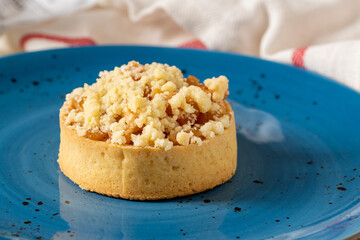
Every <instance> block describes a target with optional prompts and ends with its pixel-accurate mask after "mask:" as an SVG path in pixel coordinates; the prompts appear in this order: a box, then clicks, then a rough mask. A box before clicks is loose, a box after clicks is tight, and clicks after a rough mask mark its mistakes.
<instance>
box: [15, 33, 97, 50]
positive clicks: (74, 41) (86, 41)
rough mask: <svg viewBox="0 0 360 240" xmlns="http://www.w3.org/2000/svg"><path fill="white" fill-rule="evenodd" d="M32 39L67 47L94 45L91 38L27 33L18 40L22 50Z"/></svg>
mask: <svg viewBox="0 0 360 240" xmlns="http://www.w3.org/2000/svg"><path fill="white" fill-rule="evenodd" d="M32 39H45V40H50V41H55V42H61V43H65V44H67V45H69V46H86V45H96V42H95V41H94V40H92V39H91V38H69V37H61V36H56V35H50V34H44V33H29V34H26V35H24V36H23V37H22V38H21V39H20V46H21V48H22V49H24V47H25V44H26V43H27V42H28V41H29V40H32Z"/></svg>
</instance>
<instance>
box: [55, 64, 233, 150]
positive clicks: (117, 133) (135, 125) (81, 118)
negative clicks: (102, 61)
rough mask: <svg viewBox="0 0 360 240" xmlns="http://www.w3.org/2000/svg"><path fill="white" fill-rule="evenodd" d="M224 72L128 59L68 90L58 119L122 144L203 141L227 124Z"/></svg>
mask: <svg viewBox="0 0 360 240" xmlns="http://www.w3.org/2000/svg"><path fill="white" fill-rule="evenodd" d="M228 93H229V91H228V79H227V78H226V77H225V76H220V77H217V78H215V77H213V78H209V79H206V80H205V81H204V84H201V83H200V82H199V80H198V79H197V78H196V77H194V76H189V77H187V78H184V76H183V74H182V73H181V71H180V69H178V68H177V67H175V66H169V65H167V64H160V63H152V64H145V65H142V64H140V63H138V62H135V61H131V62H129V63H128V64H127V65H123V66H121V67H115V69H114V70H113V71H103V72H100V73H99V78H98V79H97V82H96V83H94V84H92V85H90V86H89V85H88V84H85V85H84V87H83V88H76V89H74V90H73V91H72V93H70V94H67V95H66V101H65V103H64V105H63V106H62V108H61V109H60V116H61V120H62V121H64V123H65V125H67V126H68V127H69V128H71V129H74V130H76V132H77V134H78V135H79V136H84V137H87V138H90V139H93V140H97V141H108V142H111V143H114V144H120V145H133V146H138V147H145V146H150V147H157V148H161V149H164V150H169V149H171V148H172V147H173V146H176V145H182V146H187V145H189V144H198V145H201V144H202V143H203V141H204V140H206V139H211V138H214V137H215V136H216V135H219V134H222V133H223V132H224V130H225V129H226V128H228V127H229V126H230V118H231V116H232V115H231V114H232V113H231V112H230V106H229V104H228V103H227V102H226V101H225V100H224V98H226V97H227V95H228Z"/></svg>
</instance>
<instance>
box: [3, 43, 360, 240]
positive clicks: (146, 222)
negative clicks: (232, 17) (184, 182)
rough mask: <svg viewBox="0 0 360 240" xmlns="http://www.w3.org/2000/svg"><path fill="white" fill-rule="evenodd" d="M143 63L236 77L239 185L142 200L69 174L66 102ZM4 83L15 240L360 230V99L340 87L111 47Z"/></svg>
mask: <svg viewBox="0 0 360 240" xmlns="http://www.w3.org/2000/svg"><path fill="white" fill-rule="evenodd" d="M133 59H134V60H138V61H140V62H141V63H148V62H153V61H156V62H162V63H168V64H170V65H176V66H178V67H179V68H181V69H182V71H183V72H184V74H185V75H188V74H192V75H195V76H197V77H199V78H200V79H205V78H207V77H212V76H218V75H226V76H227V77H228V78H229V79H230V96H229V99H230V102H231V104H232V107H233V109H234V111H235V115H236V122H237V130H238V134H237V137H238V169H237V172H236V174H235V176H234V177H233V178H232V179H231V180H230V181H228V182H227V183H225V184H223V185H222V186H219V187H216V188H215V189H213V190H209V191H207V192H204V193H200V194H196V195H193V196H188V197H184V198H177V199H172V200H166V201H155V202H139V201H128V200H122V199H116V198H111V197H106V196H102V195H98V194H96V193H90V192H86V191H83V190H81V189H80V188H79V187H78V186H77V185H75V184H74V183H72V182H71V181H70V180H69V179H68V178H67V177H65V176H64V175H63V174H62V173H61V172H60V171H59V168H58V164H57V155H58V147H59V126H58V125H59V124H58V112H59V108H60V106H61V105H62V103H63V101H64V96H65V94H66V93H68V92H70V91H71V90H72V89H73V88H75V87H79V86H83V84H84V83H93V82H94V81H95V79H96V77H97V74H98V72H99V71H101V70H105V69H107V70H112V69H113V68H114V67H115V66H119V65H121V64H124V63H126V62H128V61H129V60H133ZM0 83H1V85H0V196H1V198H0V235H1V236H2V238H4V239H239V238H240V239H299V238H301V239H343V238H345V237H348V236H351V235H353V234H355V233H356V232H357V231H359V230H360V220H359V218H358V217H359V214H360V202H359V192H360V190H359V183H360V178H359V177H360V175H359V174H360V125H359V123H360V104H359V103H360V95H359V94H358V93H356V92H354V91H352V90H350V89H348V88H346V87H344V86H342V85H339V84H337V83H335V82H334V81H332V80H329V79H326V78H324V77H321V76H318V75H315V74H312V73H309V72H306V71H303V70H300V69H296V68H293V67H290V66H285V65H281V64H277V63H272V62H267V61H263V60H259V59H255V58H251V57H245V56H240V55H234V54H226V53H218V52H210V51H198V50H185V49H170V48H155V47H132V46H122V47H121V46H118V47H116V46H108V47H86V48H72V49H61V50H53V51H44V52H35V53H26V54H19V55H13V56H9V57H4V58H0Z"/></svg>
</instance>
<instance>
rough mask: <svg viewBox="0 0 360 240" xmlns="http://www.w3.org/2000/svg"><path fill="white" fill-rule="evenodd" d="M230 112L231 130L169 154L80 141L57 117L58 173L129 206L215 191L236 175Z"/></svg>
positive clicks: (87, 139)
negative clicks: (209, 190) (117, 198)
mask: <svg viewBox="0 0 360 240" xmlns="http://www.w3.org/2000/svg"><path fill="white" fill-rule="evenodd" d="M230 112H231V114H230V116H231V118H230V127H229V128H226V129H225V131H224V133H223V134H220V135H216V136H215V137H214V138H212V139H210V140H205V141H203V144H202V145H201V146H199V145H197V144H190V145H187V146H174V147H173V148H171V149H170V150H168V151H164V150H162V149H159V148H155V147H134V146H130V145H128V146H124V145H118V144H113V143H109V142H105V141H95V140H91V139H89V138H86V137H81V136H78V134H77V133H76V131H75V130H74V129H71V128H69V127H68V126H67V125H65V123H64V120H63V118H62V117H61V116H60V129H61V137H60V139H61V143H60V152H59V159H58V162H59V165H60V169H61V171H62V172H63V173H64V174H65V175H66V176H67V177H69V178H70V179H71V180H72V181H74V182H75V183H76V184H78V185H79V186H80V187H81V188H83V189H86V190H89V191H93V192H97V193H100V194H104V195H108V196H113V197H121V198H125V199H132V200H159V199H168V198H174V197H180V196H186V195H190V194H194V193H199V192H202V191H205V190H208V189H211V188H214V187H216V186H218V185H220V184H222V183H224V182H226V181H227V180H229V179H230V178H231V177H232V176H233V175H234V174H235V170H236V164H237V143H236V128H235V120H234V115H233V113H232V111H230Z"/></svg>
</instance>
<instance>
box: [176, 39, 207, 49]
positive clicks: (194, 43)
mask: <svg viewBox="0 0 360 240" xmlns="http://www.w3.org/2000/svg"><path fill="white" fill-rule="evenodd" d="M179 47H181V48H198V49H207V47H206V46H205V44H204V43H203V42H201V41H200V40H192V41H189V42H185V43H183V44H180V46H179Z"/></svg>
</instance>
